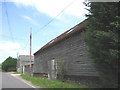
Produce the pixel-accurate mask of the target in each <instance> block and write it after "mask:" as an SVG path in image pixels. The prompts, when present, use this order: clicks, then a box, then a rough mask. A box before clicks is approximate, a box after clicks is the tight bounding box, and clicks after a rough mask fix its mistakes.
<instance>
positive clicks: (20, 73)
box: [13, 72, 21, 74]
mask: <svg viewBox="0 0 120 90" xmlns="http://www.w3.org/2000/svg"><path fill="white" fill-rule="evenodd" d="M13 74H21V73H19V72H14V73H13Z"/></svg>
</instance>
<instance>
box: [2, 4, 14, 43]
mask: <svg viewBox="0 0 120 90" xmlns="http://www.w3.org/2000/svg"><path fill="white" fill-rule="evenodd" d="M4 6H5V8H6V9H5V14H6V16H7V21H8V27H9V32H10V35H11V38H12V41H13V42H14V38H13V34H12V30H11V24H10V20H9V16H8V11H7V5H6V3H5V2H4Z"/></svg>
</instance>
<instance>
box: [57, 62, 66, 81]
mask: <svg viewBox="0 0 120 90" xmlns="http://www.w3.org/2000/svg"><path fill="white" fill-rule="evenodd" d="M56 62H58V64H57V79H60V80H62V81H64V75H65V73H66V68H65V62H64V61H63V60H56Z"/></svg>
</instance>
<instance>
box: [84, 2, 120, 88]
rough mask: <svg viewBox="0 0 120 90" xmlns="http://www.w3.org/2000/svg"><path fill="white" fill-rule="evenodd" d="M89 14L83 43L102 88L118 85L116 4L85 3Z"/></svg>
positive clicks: (118, 19)
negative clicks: (96, 71) (86, 47)
mask: <svg viewBox="0 0 120 90" xmlns="http://www.w3.org/2000/svg"><path fill="white" fill-rule="evenodd" d="M86 6H88V7H90V9H88V11H89V14H87V15H86V16H87V17H88V20H87V27H86V30H87V33H86V35H85V38H84V40H85V42H86V44H87V45H88V47H89V49H88V52H89V54H90V57H91V58H92V59H93V63H94V66H95V68H96V70H98V71H99V74H100V79H101V81H102V84H103V86H104V87H117V84H118V78H117V77H118V76H117V75H118V62H119V61H118V53H119V50H118V31H119V30H120V16H118V3H117V2H114V3H113V2H101V3H100V2H99V3H98V2H86Z"/></svg>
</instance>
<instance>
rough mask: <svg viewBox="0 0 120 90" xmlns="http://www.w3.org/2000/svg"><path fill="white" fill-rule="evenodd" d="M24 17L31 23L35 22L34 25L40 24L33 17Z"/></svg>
mask: <svg viewBox="0 0 120 90" xmlns="http://www.w3.org/2000/svg"><path fill="white" fill-rule="evenodd" d="M22 17H23V18H24V19H26V20H28V21H29V22H30V23H32V24H34V25H38V26H39V25H40V24H39V23H38V22H37V21H35V20H34V19H32V18H31V17H29V16H22Z"/></svg>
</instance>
